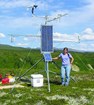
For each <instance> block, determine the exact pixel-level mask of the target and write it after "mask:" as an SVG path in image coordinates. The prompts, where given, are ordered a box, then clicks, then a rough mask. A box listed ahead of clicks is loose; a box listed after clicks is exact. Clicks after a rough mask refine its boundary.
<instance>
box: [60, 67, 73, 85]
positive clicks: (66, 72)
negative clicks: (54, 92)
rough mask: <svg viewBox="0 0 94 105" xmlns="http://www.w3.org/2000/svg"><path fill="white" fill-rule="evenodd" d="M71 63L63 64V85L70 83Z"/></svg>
mask: <svg viewBox="0 0 94 105" xmlns="http://www.w3.org/2000/svg"><path fill="white" fill-rule="evenodd" d="M70 71H71V65H65V66H61V79H62V85H64V84H65V85H68V84H69V81H70Z"/></svg>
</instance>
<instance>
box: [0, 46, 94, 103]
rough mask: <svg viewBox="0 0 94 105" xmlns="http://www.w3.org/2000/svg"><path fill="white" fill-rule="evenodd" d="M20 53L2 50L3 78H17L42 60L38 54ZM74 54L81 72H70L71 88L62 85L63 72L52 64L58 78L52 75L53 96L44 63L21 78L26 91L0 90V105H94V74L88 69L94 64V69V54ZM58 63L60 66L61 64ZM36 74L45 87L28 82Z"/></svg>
mask: <svg viewBox="0 0 94 105" xmlns="http://www.w3.org/2000/svg"><path fill="white" fill-rule="evenodd" d="M19 49H20V48H18V49H15V48H12V49H9V48H8V47H7V48H6V49H3V47H2V48H1V49H0V74H3V77H4V76H5V74H6V73H10V72H12V73H14V74H15V76H17V77H18V76H20V75H22V74H23V73H24V72H25V71H27V70H28V69H29V68H30V67H32V65H33V64H35V63H36V62H37V61H38V60H39V59H41V58H42V54H40V51H39V50H29V49H20V50H19ZM60 53H61V51H55V52H54V53H52V56H53V57H55V56H58V55H59V54H60ZM71 54H72V55H73V57H74V59H75V61H74V64H76V65H77V66H78V67H79V68H80V71H79V72H73V71H72V72H71V80H70V84H69V86H62V85H61V79H60V70H59V69H58V68H57V67H56V66H55V65H54V64H53V63H52V62H49V69H50V71H53V72H56V74H57V75H56V74H53V73H50V86H51V92H48V84H47V78H46V73H45V72H44V61H41V62H39V63H38V64H37V65H36V66H35V67H34V68H32V69H31V70H30V71H29V72H28V73H26V74H25V75H24V76H23V77H22V79H23V80H24V81H25V82H22V81H17V83H19V84H22V85H24V86H25V87H24V88H14V89H13V90H12V89H3V90H0V105H94V95H93V93H94V71H93V70H90V68H88V66H87V64H91V65H92V67H93V68H94V53H76V52H71ZM56 63H57V64H58V65H59V66H60V65H61V61H56ZM40 71H42V72H40ZM33 73H40V74H43V76H44V86H43V87H40V88H34V87H32V86H31V83H30V81H28V80H27V79H29V80H30V79H31V77H30V75H31V74H33ZM74 80H75V81H74ZM0 85H1V84H0Z"/></svg>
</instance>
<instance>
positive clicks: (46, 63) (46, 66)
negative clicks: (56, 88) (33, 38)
mask: <svg viewBox="0 0 94 105" xmlns="http://www.w3.org/2000/svg"><path fill="white" fill-rule="evenodd" d="M45 70H46V73H47V80H48V91H49V92H50V80H49V67H48V62H47V61H45Z"/></svg>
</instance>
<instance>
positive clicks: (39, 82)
mask: <svg viewBox="0 0 94 105" xmlns="http://www.w3.org/2000/svg"><path fill="white" fill-rule="evenodd" d="M31 85H32V86H33V87H42V86H43V75H41V74H32V75H31Z"/></svg>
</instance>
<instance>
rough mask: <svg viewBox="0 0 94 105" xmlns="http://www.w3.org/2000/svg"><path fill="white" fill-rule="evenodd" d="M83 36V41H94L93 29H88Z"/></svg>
mask: <svg viewBox="0 0 94 105" xmlns="http://www.w3.org/2000/svg"><path fill="white" fill-rule="evenodd" d="M81 34H82V35H81V36H80V38H81V40H94V31H93V30H92V29H91V28H86V29H85V30H84V31H83V32H82V33H81Z"/></svg>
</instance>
